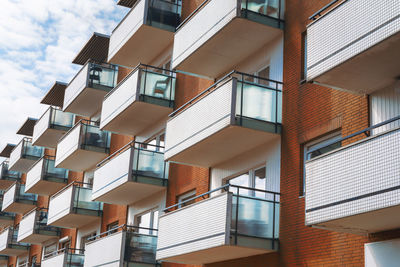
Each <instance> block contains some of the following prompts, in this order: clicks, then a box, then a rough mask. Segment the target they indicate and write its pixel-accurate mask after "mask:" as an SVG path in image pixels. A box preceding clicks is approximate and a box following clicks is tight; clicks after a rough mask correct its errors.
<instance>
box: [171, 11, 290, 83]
mask: <svg viewBox="0 0 400 267" xmlns="http://www.w3.org/2000/svg"><path fill="white" fill-rule="evenodd" d="M282 33H283V31H282V30H281V29H279V28H275V27H271V26H267V25H263V24H261V23H257V22H253V21H250V20H248V19H243V18H235V19H233V20H232V21H231V22H229V23H228V24H227V25H226V26H225V27H224V28H222V30H221V31H220V32H218V33H216V34H214V35H213V36H212V37H211V38H210V39H209V40H207V41H206V42H205V43H203V44H202V45H201V46H200V47H199V48H198V49H197V50H195V51H194V52H192V53H191V54H188V55H187V54H185V53H183V54H181V57H185V59H180V58H174V59H173V60H174V62H173V68H177V69H179V70H183V71H186V72H190V73H196V74H200V75H204V76H207V77H212V78H216V77H219V76H221V75H222V74H224V73H226V72H227V71H229V70H232V69H236V68H237V65H238V64H239V63H241V62H242V61H244V60H246V59H247V58H249V57H250V56H251V55H253V54H254V53H255V52H257V51H258V50H259V49H261V48H262V47H263V46H265V45H266V44H268V43H269V42H270V41H272V40H273V39H275V38H276V37H278V36H279V35H281V34H282ZM177 34H179V33H177ZM189 49H190V48H189ZM175 61H176V62H175Z"/></svg>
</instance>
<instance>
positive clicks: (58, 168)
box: [0, 0, 400, 267]
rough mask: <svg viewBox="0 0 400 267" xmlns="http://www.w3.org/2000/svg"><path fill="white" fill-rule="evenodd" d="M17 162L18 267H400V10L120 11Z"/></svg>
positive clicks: (185, 7) (130, 0)
mask: <svg viewBox="0 0 400 267" xmlns="http://www.w3.org/2000/svg"><path fill="white" fill-rule="evenodd" d="M118 4H119V5H122V6H125V7H126V8H127V9H129V12H128V13H127V15H126V17H125V18H124V19H123V20H122V21H121V22H120V23H119V24H118V26H117V27H116V28H115V29H114V31H113V32H112V33H111V35H109V36H108V35H104V34H100V33H94V34H93V35H92V36H91V37H90V39H89V40H88V42H87V43H86V44H84V45H83V47H82V49H81V51H79V53H78V54H77V55H76V57H75V59H74V60H73V63H74V64H78V65H81V69H80V71H79V72H78V73H77V74H76V76H75V77H74V78H73V79H72V80H71V81H69V82H68V83H63V82H55V83H54V85H53V87H52V88H50V89H49V91H48V92H47V93H46V94H45V96H44V97H43V99H42V101H41V103H42V104H43V105H47V106H48V109H47V110H46V112H45V113H44V114H43V115H42V116H41V117H40V118H38V119H34V118H28V119H27V120H26V122H25V123H24V124H23V125H22V126H21V128H20V129H19V130H18V132H17V134H19V135H21V136H22V138H21V142H19V143H18V144H16V145H13V144H8V145H7V146H6V147H5V148H4V149H3V151H1V153H0V156H3V157H5V158H7V160H6V161H4V162H3V163H2V166H1V177H0V189H1V190H2V209H1V213H0V227H2V231H1V232H0V255H1V256H0V266H13V267H19V266H42V267H61V266H82V267H94V266H121V267H122V266H124V267H146V266H149V267H150V266H163V267H179V266H188V267H195V266H199V267H200V266H206V267H222V266H224V267H225V266H226V267H228V266H229V267H232V266H234V267H236V266H237V267H239V266H240V267H242V266H252V267H253V266H254V267H261V266H271V267H275V266H368V267H372V266H388V267H391V266H398V265H399V264H398V263H399V262H400V257H399V253H396V252H398V251H399V250H400V234H399V233H400V232H399V229H400V218H399V216H398V214H399V212H398V211H399V209H400V208H399V207H400V206H399V205H400V203H399V201H400V200H399V198H400V193H399V192H400V180H399V178H400V165H399V159H400V155H399V149H398V148H399V146H400V143H399V142H400V141H399V140H400V138H399V129H398V127H399V121H400V117H399V116H400V81H399V71H398V70H399V67H400V66H399V62H400V54H399V49H398V47H399V44H400V39H399V38H400V18H399V17H400V4H399V3H398V2H396V1H387V2H385V4H383V3H380V2H379V1H378V2H376V1H365V0H347V1H346V0H343V1H329V0H324V1H317V0H309V1H296V0H286V1H284V0H240V1H238V0H224V1H221V0H207V1H204V0H137V1H135V0H119V1H118Z"/></svg>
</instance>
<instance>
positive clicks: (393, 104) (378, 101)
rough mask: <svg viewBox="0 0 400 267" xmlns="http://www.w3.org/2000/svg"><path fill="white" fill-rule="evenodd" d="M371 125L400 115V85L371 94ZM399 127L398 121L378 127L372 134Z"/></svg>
mask: <svg viewBox="0 0 400 267" xmlns="http://www.w3.org/2000/svg"><path fill="white" fill-rule="evenodd" d="M370 101H371V103H370V105H371V125H376V124H378V123H380V122H384V121H386V120H389V119H391V118H394V117H397V116H399V115H400V84H398V85H395V86H390V87H388V88H386V89H382V90H379V91H377V92H375V93H373V94H371V99H370ZM399 126H400V121H396V122H393V123H391V124H388V125H385V126H382V127H379V128H377V129H375V130H374V131H373V134H377V133H381V132H383V131H387V130H390V129H394V128H396V127H399Z"/></svg>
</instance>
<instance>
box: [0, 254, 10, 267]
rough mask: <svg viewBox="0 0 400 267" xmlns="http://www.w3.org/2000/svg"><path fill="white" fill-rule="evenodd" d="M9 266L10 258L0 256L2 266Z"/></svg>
mask: <svg viewBox="0 0 400 267" xmlns="http://www.w3.org/2000/svg"><path fill="white" fill-rule="evenodd" d="M1 264H2V265H4V266H7V264H8V256H6V255H0V265H1Z"/></svg>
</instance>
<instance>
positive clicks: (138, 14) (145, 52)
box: [108, 0, 181, 67]
mask: <svg viewBox="0 0 400 267" xmlns="http://www.w3.org/2000/svg"><path fill="white" fill-rule="evenodd" d="M176 2H178V1H176ZM180 14H181V6H180V4H177V3H173V2H172V1H165V0H152V1H150V0H139V1H137V2H136V3H135V5H134V6H133V7H132V8H131V10H130V12H129V13H128V14H127V15H126V16H125V18H124V19H123V20H122V21H121V22H120V23H119V24H118V26H117V27H116V28H115V29H114V31H113V32H112V34H111V37H110V46H109V50H108V62H111V63H114V64H118V65H123V66H130V67H135V66H136V65H138V64H139V63H140V62H144V63H150V61H152V60H154V58H156V57H157V56H158V55H159V54H161V52H163V51H164V50H165V49H166V48H168V46H170V45H171V44H172V42H173V40H174V32H175V28H176V26H178V24H179V22H180Z"/></svg>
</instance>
